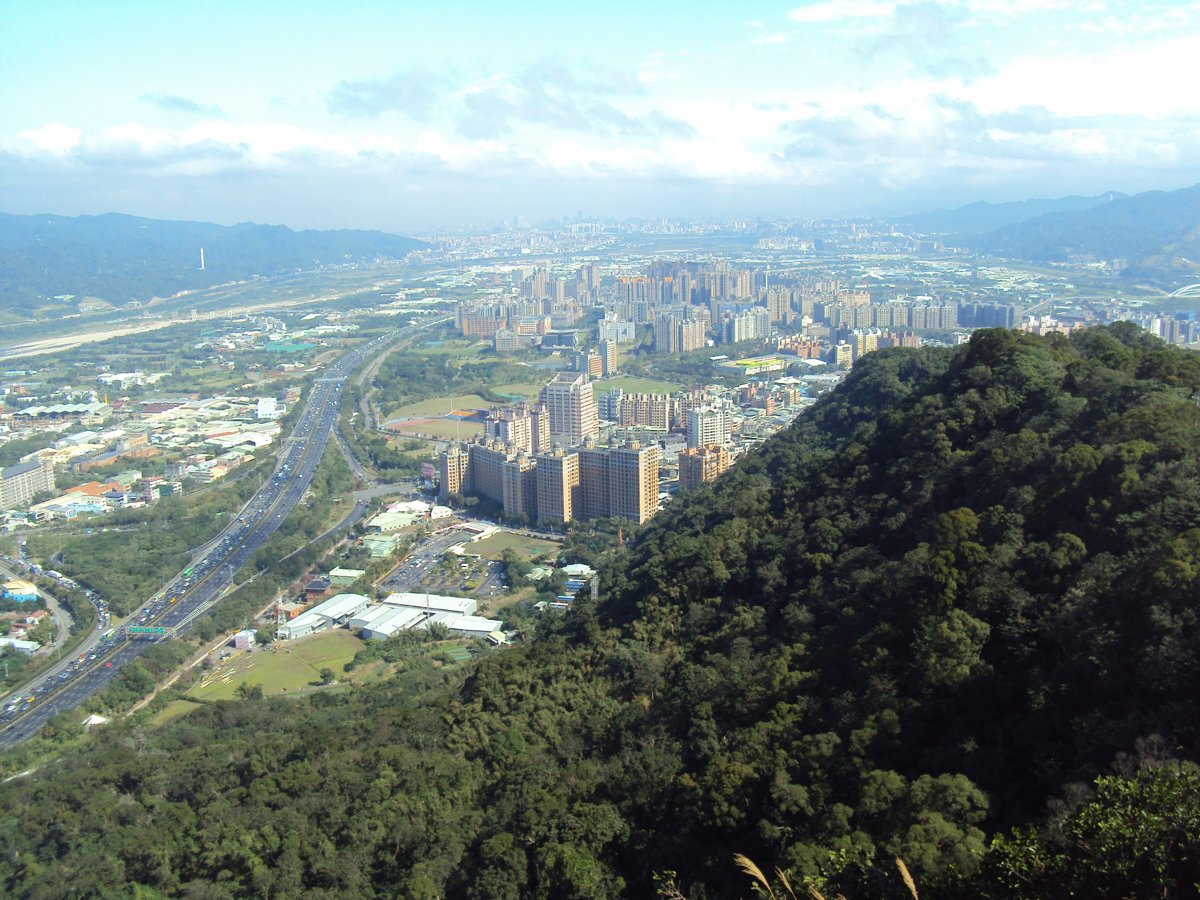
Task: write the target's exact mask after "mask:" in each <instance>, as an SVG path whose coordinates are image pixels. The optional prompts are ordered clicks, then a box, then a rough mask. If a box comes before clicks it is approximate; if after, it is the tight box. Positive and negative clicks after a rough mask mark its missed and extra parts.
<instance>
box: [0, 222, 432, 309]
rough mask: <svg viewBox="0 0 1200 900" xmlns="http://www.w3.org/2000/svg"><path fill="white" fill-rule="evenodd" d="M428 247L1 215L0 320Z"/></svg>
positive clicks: (279, 231)
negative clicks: (57, 306)
mask: <svg viewBox="0 0 1200 900" xmlns="http://www.w3.org/2000/svg"><path fill="white" fill-rule="evenodd" d="M426 246H427V245H426V244H424V243H422V242H421V241H417V240H414V239H413V238H408V237H401V236H399V235H394V234H387V233H384V232H381V231H353V230H344V231H293V230H292V229H290V228H287V227H285V226H282V225H257V224H253V223H248V222H247V223H242V224H238V225H232V226H223V225H214V224H211V223H207V222H182V221H166V220H160V219H144V218H139V217H137V216H127V215H122V214H119V213H106V214H104V215H99V216H77V217H68V216H56V215H35V216H18V215H11V214H8V213H0V312H3V313H8V314H10V315H13V314H15V315H18V316H27V315H29V314H31V313H32V312H33V311H35V310H37V309H39V308H41V307H44V306H46V305H47V304H48V303H54V302H55V301H53V300H52V298H54V297H60V296H63V295H67V294H71V295H74V299H73V300H72V301H70V302H68V303H66V304H65V306H66V308H65V309H64V312H73V311H74V305H77V304H78V302H79V300H81V299H82V298H83V297H97V298H100V299H102V300H105V301H107V302H109V303H111V304H113V305H115V306H121V305H124V304H126V303H128V302H130V301H131V300H139V301H143V302H144V301H147V300H149V299H151V298H152V297H155V296H159V297H164V296H170V295H171V294H174V293H177V292H179V291H182V290H189V289H196V288H205V287H210V286H212V285H215V284H221V283H224V282H227V281H238V280H242V279H245V278H249V277H251V276H253V275H275V274H279V273H282V272H287V271H295V270H298V269H312V268H316V267H318V266H321V265H330V264H336V263H344V262H356V261H363V260H371V259H379V258H385V259H399V258H402V257H404V256H405V255H406V254H408V253H410V252H412V251H413V250H419V249H421V248H423V247H426ZM201 248H203V249H204V269H203V270H201V268H200V250H201ZM59 302H62V301H59Z"/></svg>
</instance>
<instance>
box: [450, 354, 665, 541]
mask: <svg viewBox="0 0 1200 900" xmlns="http://www.w3.org/2000/svg"><path fill="white" fill-rule="evenodd" d="M599 433H600V420H599V415H598V412H597V408H596V398H595V394H594V393H593V390H592V385H591V383H590V382H589V380H588V375H587V373H585V372H559V373H558V374H556V375H555V377H554V379H553V380H551V382H550V383H549V384H547V385H546V387H545V388H544V389H543V390H542V392H541V396H540V397H539V398H538V402H537V403H521V404H518V405H517V406H514V407H509V408H506V409H500V410H494V411H493V412H492V413H490V414H489V415H488V417H487V418H486V419H485V421H484V435H483V436H482V437H480V438H479V439H478V440H476V441H474V442H471V443H456V444H452V445H451V446H450V447H448V448H447V449H446V450H443V451H442V452H441V453H440V454H439V473H438V474H439V477H440V488H439V491H440V495H441V496H442V498H443V499H447V498H449V497H450V496H451V495H454V494H459V495H461V494H466V493H473V494H477V495H479V496H482V497H486V498H488V499H490V500H493V501H495V502H496V503H499V504H500V505H501V506H502V507H503V509H504V514H505V515H506V516H510V517H522V516H523V517H524V518H525V519H526V520H527V521H530V522H541V523H555V524H562V523H564V522H569V521H571V520H572V519H589V518H597V517H603V516H621V517H624V518H628V519H632V520H633V521H635V522H644V521H646V519H648V518H650V516H652V515H654V513H655V512H656V511H657V510H658V462H659V449H658V446H657V445H653V444H650V445H646V446H643V445H641V444H640V443H638V442H636V441H628V442H626V443H625V444H623V445H621V446H607V447H602V446H599V445H598V444H597V438H598V437H599Z"/></svg>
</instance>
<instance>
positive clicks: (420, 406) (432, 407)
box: [387, 394, 492, 419]
mask: <svg viewBox="0 0 1200 900" xmlns="http://www.w3.org/2000/svg"><path fill="white" fill-rule="evenodd" d="M491 406H492V404H491V403H488V402H487V401H486V400H484V399H483V398H482V397H480V396H479V395H478V394H459V395H458V396H456V397H434V398H433V399H431V400H421V401H420V402H418V403H409V404H408V405H407V406H401V407H400V408H399V409H397V410H394V411H393V412H391V413H389V414H388V416H387V417H388V418H389V419H398V418H402V417H404V416H444V415H446V414H447V413H449V412H450V410H451V409H490V408H491Z"/></svg>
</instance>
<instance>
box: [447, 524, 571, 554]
mask: <svg viewBox="0 0 1200 900" xmlns="http://www.w3.org/2000/svg"><path fill="white" fill-rule="evenodd" d="M510 547H511V548H512V549H514V550H516V551H517V553H519V554H521V555H522V556H524V557H525V558H526V559H533V558H534V557H535V556H541V555H542V554H543V553H551V552H556V551H557V550H558V544H556V543H554V542H553V541H543V540H540V539H539V538H528V537H523V536H521V535H519V534H509V533H508V532H507V531H501V532H498V533H496V534H493V535H492V536H491V537H489V538H485V539H484V540H482V541H476V542H475V543H473V544H469V545H467V550H468V551H469V552H471V553H478V554H479V555H480V556H482V557H483V558H484V559H499V558H500V554H501V553H503V552H504V551H505V550H507V549H509V548H510Z"/></svg>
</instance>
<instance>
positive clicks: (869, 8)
mask: <svg viewBox="0 0 1200 900" xmlns="http://www.w3.org/2000/svg"><path fill="white" fill-rule="evenodd" d="M897 5H898V4H897V2H896V0H817V2H816V3H809V4H807V5H806V6H798V7H796V8H795V9H793V10H792V11H791V12H790V13H788V18H790V19H791V20H792V21H793V22H801V23H805V24H822V23H826V22H840V21H842V20H844V19H869V18H877V17H880V16H889V15H891V14H892V13H893V12H894V11H895V9H896V6H897Z"/></svg>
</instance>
